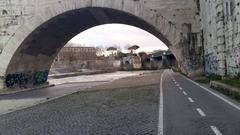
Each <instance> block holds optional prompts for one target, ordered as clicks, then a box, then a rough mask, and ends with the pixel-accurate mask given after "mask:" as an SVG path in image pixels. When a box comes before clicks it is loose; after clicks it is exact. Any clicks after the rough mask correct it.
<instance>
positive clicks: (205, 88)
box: [180, 74, 240, 111]
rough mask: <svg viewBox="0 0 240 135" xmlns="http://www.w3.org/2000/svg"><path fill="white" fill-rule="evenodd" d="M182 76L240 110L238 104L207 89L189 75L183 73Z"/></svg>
mask: <svg viewBox="0 0 240 135" xmlns="http://www.w3.org/2000/svg"><path fill="white" fill-rule="evenodd" d="M180 75H181V74H180ZM181 76H182V77H183V78H185V79H187V80H188V81H190V82H192V83H193V84H195V85H197V86H199V87H200V88H202V89H203V90H205V91H207V92H209V93H211V94H212V95H214V96H216V97H218V98H219V99H221V100H223V101H224V102H226V103H227V104H229V105H230V106H232V107H234V108H236V109H237V110H239V111H240V107H239V106H238V105H235V104H234V103H232V102H231V101H228V100H227V99H225V98H223V97H221V96H220V95H218V94H216V93H214V92H212V91H211V90H209V89H207V88H205V87H203V86H201V85H200V84H198V83H196V82H194V81H193V80H191V79H189V78H187V77H185V76H183V75H181Z"/></svg>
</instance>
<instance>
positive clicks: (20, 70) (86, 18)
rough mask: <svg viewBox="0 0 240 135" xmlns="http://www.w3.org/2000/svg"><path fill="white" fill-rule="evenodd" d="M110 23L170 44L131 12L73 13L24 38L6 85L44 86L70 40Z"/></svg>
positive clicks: (91, 10) (91, 9) (84, 10)
mask: <svg viewBox="0 0 240 135" xmlns="http://www.w3.org/2000/svg"><path fill="white" fill-rule="evenodd" d="M111 23H119V24H127V25H131V26H135V27H138V28H141V29H143V30H146V31H148V32H149V33H151V34H153V35H155V36H156V37H157V38H159V39H160V40H162V41H163V42H164V43H165V44H167V45H171V43H170V41H169V40H168V39H167V38H166V37H165V36H164V35H163V34H162V33H161V32H159V31H158V30H157V29H156V28H155V27H154V26H152V25H151V24H149V23H148V22H146V21H144V20H143V19H140V18H139V17H137V16H135V15H132V14H130V13H127V12H123V11H119V10H116V9H111V8H99V7H87V8H81V9H77V10H71V11H67V12H65V13H62V14H60V15H57V16H55V17H53V18H52V19H50V20H48V21H47V22H45V23H43V24H42V25H40V26H39V27H37V28H36V29H35V30H34V31H33V32H31V34H29V35H28V36H27V38H25V40H24V41H23V42H22V43H21V44H20V46H19V47H18V48H17V50H16V52H15V53H14V54H13V56H12V58H11V60H10V62H9V64H8V66H7V68H6V71H5V83H4V85H5V86H6V87H15V86H19V87H24V86H26V85H39V84H43V83H45V82H46V81H47V76H48V72H49V69H50V67H51V63H52V62H53V60H54V58H55V56H56V55H57V53H58V52H59V51H60V49H61V48H62V47H63V46H64V45H65V44H66V43H67V42H68V41H69V40H70V39H71V38H73V37H74V36H75V35H77V34H79V33H81V32H83V31H85V30H87V29H89V28H92V27H95V26H98V25H103V24H111ZM126 38H129V37H126Z"/></svg>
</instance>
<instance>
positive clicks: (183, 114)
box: [0, 70, 240, 135]
mask: <svg viewBox="0 0 240 135" xmlns="http://www.w3.org/2000/svg"><path fill="white" fill-rule="evenodd" d="M0 127H1V128H0V135H42V134H44V135H45V134H48V135H239V134H240V128H239V127H240V108H239V106H238V104H234V103H232V102H229V101H228V100H226V99H225V98H222V96H219V95H217V94H215V92H214V93H213V92H212V91H211V90H210V91H209V90H208V89H205V88H203V87H200V86H198V85H197V84H195V83H194V82H192V81H190V80H188V79H187V78H185V77H183V76H181V75H180V74H177V73H173V72H172V71H170V70H165V71H164V72H163V71H159V72H154V73H148V74H144V75H140V76H132V77H128V78H122V79H119V80H115V81H113V82H111V83H107V84H102V85H100V86H96V87H93V88H91V89H89V90H88V91H84V92H77V93H75V94H72V95H68V96H65V97H63V98H60V99H56V100H53V101H50V102H47V103H43V104H39V105H37V106H34V107H31V108H27V109H23V110H19V111H16V112H12V113H9V114H5V115H1V116H0Z"/></svg>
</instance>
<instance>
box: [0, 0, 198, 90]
mask: <svg viewBox="0 0 240 135" xmlns="http://www.w3.org/2000/svg"><path fill="white" fill-rule="evenodd" d="M198 3H199V0H181V1H180V0H167V1H166V0H157V1H156V0H0V60H1V64H0V87H3V86H4V85H3V84H6V79H7V78H6V77H7V76H8V75H9V76H10V79H9V81H10V83H11V82H13V83H21V82H23V83H24V80H28V79H27V77H26V76H25V75H26V74H25V73H29V74H30V75H29V76H31V77H30V78H34V74H35V73H38V72H45V71H47V70H48V69H49V68H50V65H51V62H52V61H53V59H54V56H56V53H57V52H58V50H60V48H61V47H62V46H63V43H64V42H65V41H64V42H62V43H60V44H59V45H58V46H57V45H56V43H57V40H58V39H61V38H57V37H58V36H60V37H61V36H62V35H59V34H61V31H56V32H55V33H56V35H54V34H53V33H54V31H53V33H50V34H52V36H53V37H52V38H56V39H54V40H52V38H51V37H50V38H49V39H46V40H47V41H48V40H49V43H48V42H46V41H44V42H42V41H38V42H34V38H36V37H37V36H38V35H40V34H41V32H42V31H47V30H46V28H50V26H51V25H54V23H57V21H62V20H63V19H64V18H67V16H62V17H60V18H58V20H51V19H52V18H54V17H56V16H58V15H60V14H64V13H66V12H69V11H72V10H78V9H82V8H86V7H103V8H111V9H115V10H119V11H123V12H125V13H129V14H131V15H134V16H136V17H138V18H140V19H142V20H143V21H145V22H146V23H147V24H149V25H151V26H153V27H154V28H156V30H157V31H158V32H159V33H160V35H161V37H158V38H160V39H161V40H163V41H164V42H165V43H166V44H167V45H168V46H169V47H170V49H171V50H172V52H173V53H174V55H175V57H176V59H177V60H178V61H179V65H180V66H181V69H182V71H183V72H185V73H186V74H189V75H194V74H196V73H197V72H199V73H201V71H202V70H201V66H202V55H201V54H202V48H203V47H202V44H201V33H200V25H199V20H200V16H199V9H200V8H199V4H198ZM89 12H90V14H91V16H92V17H94V18H95V20H96V21H97V23H98V24H106V23H112V22H111V20H112V18H109V17H108V14H107V13H105V12H94V10H93V11H89ZM75 13H76V12H74V13H73V14H70V16H71V15H74V14H75ZM115 19H118V20H120V22H121V21H123V22H124V18H121V19H119V18H117V17H115ZM45 23H47V25H44V26H42V24H45ZM97 23H96V24H97ZM125 23H127V22H125ZM129 23H132V22H129ZM41 26H42V27H41ZM37 28H40V29H39V31H34V30H35V29H37ZM69 28H71V27H69ZM72 28H74V27H73V26H72ZM140 28H142V29H144V30H147V31H148V29H147V28H146V27H144V26H142V27H140ZM75 29H76V28H75ZM53 30H56V29H53ZM63 30H67V29H63ZM33 31H34V34H32V32H33ZM39 33H40V34H39ZM46 34H49V33H46ZM46 34H45V35H46ZM152 34H155V35H157V34H156V33H152ZM42 35H44V34H43V33H42ZM69 35H70V34H69ZM68 38H71V37H68ZM25 39H29V42H24V41H25ZM66 39H67V38H66ZM36 40H38V39H36ZM27 41H28V40H27ZM50 41H51V42H50ZM39 42H42V44H41V43H39ZM34 44H35V45H36V44H39V46H37V47H36V48H34ZM42 46H44V47H42ZM55 46H56V47H55ZM48 47H49V49H47V48H48ZM38 50H39V52H37V53H36V54H33V53H34V52H35V51H38ZM15 76H16V77H15ZM31 81H34V80H32V79H31Z"/></svg>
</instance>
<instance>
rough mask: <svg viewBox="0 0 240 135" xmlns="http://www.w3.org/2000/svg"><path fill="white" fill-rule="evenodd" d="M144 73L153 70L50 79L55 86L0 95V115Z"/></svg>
mask: <svg viewBox="0 0 240 135" xmlns="http://www.w3.org/2000/svg"><path fill="white" fill-rule="evenodd" d="M144 73H151V71H134V72H124V71H119V72H115V73H105V74H97V75H84V76H75V77H66V78H61V79H50V80H49V82H50V84H55V85H56V86H55V87H50V88H44V89H40V90H34V91H27V92H20V93H16V94H10V95H4V96H0V106H1V107H0V115H1V114H5V113H9V112H12V111H15V110H19V109H22V108H26V107H29V106H33V105H36V104H39V103H42V102H45V101H48V100H49V99H53V98H57V97H61V96H64V95H67V94H71V93H74V92H77V91H81V90H85V89H87V88H91V87H94V86H98V85H100V84H104V83H109V82H112V81H114V80H117V79H121V78H125V77H130V76H137V75H140V74H144Z"/></svg>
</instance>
